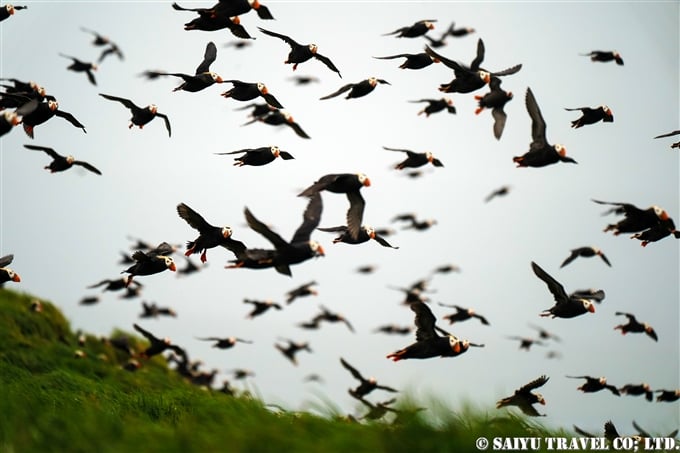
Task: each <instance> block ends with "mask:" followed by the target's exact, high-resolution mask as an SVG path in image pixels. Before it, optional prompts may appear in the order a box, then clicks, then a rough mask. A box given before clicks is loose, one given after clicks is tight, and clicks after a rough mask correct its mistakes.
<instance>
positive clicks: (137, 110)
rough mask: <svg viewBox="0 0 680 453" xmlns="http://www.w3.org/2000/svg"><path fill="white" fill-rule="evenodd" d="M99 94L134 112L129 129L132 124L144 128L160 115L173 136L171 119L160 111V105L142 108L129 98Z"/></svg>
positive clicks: (169, 134) (169, 133)
mask: <svg viewBox="0 0 680 453" xmlns="http://www.w3.org/2000/svg"><path fill="white" fill-rule="evenodd" d="M99 96H101V97H103V98H104V99H108V100H110V101H117V102H120V103H121V104H123V105H124V106H125V107H126V108H127V109H129V110H130V112H131V113H132V118H130V125H129V126H128V129H131V128H132V126H139V128H140V129H142V128H143V127H144V126H145V125H146V124H148V123H150V122H151V120H153V119H154V118H156V117H159V118H163V121H164V122H165V128H166V129H167V130H168V137H170V136H172V131H171V129H170V120H169V119H168V116H167V115H164V114H163V113H161V112H159V111H158V107H157V106H156V104H150V105H147V106H146V107H143V108H142V107H139V106H137V105H135V103H134V102H132V101H131V100H129V99H125V98H120V97H117V96H111V95H110V94H103V93H99Z"/></svg>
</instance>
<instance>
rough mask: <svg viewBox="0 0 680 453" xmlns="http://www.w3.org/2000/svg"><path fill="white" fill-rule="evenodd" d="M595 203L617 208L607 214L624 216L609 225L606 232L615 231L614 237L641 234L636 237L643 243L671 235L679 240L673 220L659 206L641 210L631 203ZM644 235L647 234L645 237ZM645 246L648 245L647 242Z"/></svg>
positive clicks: (597, 201)
mask: <svg viewBox="0 0 680 453" xmlns="http://www.w3.org/2000/svg"><path fill="white" fill-rule="evenodd" d="M593 201H594V202H595V203H599V204H606V205H612V206H615V207H614V208H611V209H610V210H609V211H607V212H606V213H605V214H609V213H612V212H613V213H616V214H623V216H624V218H623V219H621V220H620V221H619V222H617V223H613V224H609V225H607V226H606V227H605V229H604V231H605V232H607V231H614V235H616V236H618V235H619V234H621V233H639V235H636V236H635V237H636V238H638V239H641V240H642V241H645V240H647V241H654V240H659V239H661V238H663V237H666V236H668V235H670V234H671V233H672V234H673V235H674V236H675V237H676V238H677V237H678V236H679V235H680V233H678V232H677V230H675V225H674V223H673V220H672V219H671V218H670V217H669V215H668V212H666V210H664V209H662V208H660V207H659V206H656V205H654V206H650V207H649V208H647V209H640V208H638V207H637V206H635V205H633V204H631V203H616V202H609V201H600V200H593ZM644 233H647V235H646V236H645V235H644ZM642 244H643V245H647V244H646V243H645V242H643V243H642Z"/></svg>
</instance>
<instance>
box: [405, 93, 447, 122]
mask: <svg viewBox="0 0 680 453" xmlns="http://www.w3.org/2000/svg"><path fill="white" fill-rule="evenodd" d="M409 102H413V103H421V102H427V106H426V107H425V108H424V109H422V110H420V111H419V112H418V115H422V114H423V113H424V114H425V117H426V118H427V117H428V116H430V115H431V114H433V113H437V112H441V111H443V110H446V111H447V112H449V113H451V114H455V113H456V108H455V107H454V106H453V100H452V99H450V98H441V99H419V100H417V101H409Z"/></svg>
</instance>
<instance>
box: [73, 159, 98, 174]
mask: <svg viewBox="0 0 680 453" xmlns="http://www.w3.org/2000/svg"><path fill="white" fill-rule="evenodd" d="M73 165H79V166H81V167H83V168H85V169H86V170H90V171H91V172H92V173H96V174H98V175H101V174H102V172H101V171H99V170H98V169H97V168H96V167H95V166H94V165H91V164H89V163H87V162H84V161H82V160H74V161H73Z"/></svg>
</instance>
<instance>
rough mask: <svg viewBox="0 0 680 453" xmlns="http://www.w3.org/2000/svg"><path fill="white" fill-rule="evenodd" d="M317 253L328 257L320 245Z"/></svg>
mask: <svg viewBox="0 0 680 453" xmlns="http://www.w3.org/2000/svg"><path fill="white" fill-rule="evenodd" d="M316 253H318V254H319V255H321V256H326V252H325V251H324V249H323V247H322V246H320V245H319V248H318V249H316Z"/></svg>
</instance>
